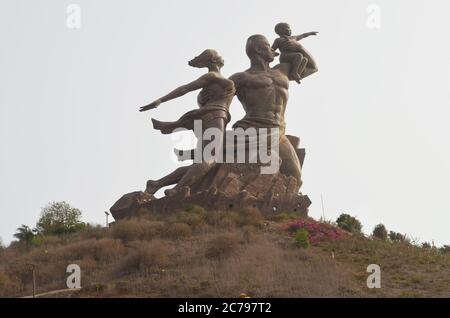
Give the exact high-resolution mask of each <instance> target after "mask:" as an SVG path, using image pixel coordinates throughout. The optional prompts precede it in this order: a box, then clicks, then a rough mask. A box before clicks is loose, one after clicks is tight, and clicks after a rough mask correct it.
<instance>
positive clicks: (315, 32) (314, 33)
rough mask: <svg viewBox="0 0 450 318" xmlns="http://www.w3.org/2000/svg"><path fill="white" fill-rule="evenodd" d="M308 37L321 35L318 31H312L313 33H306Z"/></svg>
mask: <svg viewBox="0 0 450 318" xmlns="http://www.w3.org/2000/svg"><path fill="white" fill-rule="evenodd" d="M306 34H307V35H308V36H311V35H317V34H319V32H317V31H312V32H308V33H306Z"/></svg>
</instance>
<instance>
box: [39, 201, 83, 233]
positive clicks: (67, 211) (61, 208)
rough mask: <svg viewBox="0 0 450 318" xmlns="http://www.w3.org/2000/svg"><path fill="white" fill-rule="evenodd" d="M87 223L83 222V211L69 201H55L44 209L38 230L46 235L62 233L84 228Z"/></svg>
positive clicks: (74, 231)
mask: <svg viewBox="0 0 450 318" xmlns="http://www.w3.org/2000/svg"><path fill="white" fill-rule="evenodd" d="M85 227H86V224H84V223H83V222H81V211H80V210H79V209H77V208H74V207H72V206H70V204H68V203H67V202H64V201H61V202H53V203H50V204H48V205H47V206H46V207H44V208H43V209H42V212H41V217H40V218H39V221H38V222H37V224H36V230H37V233H39V234H44V235H62V234H70V233H76V232H79V231H81V230H83V229H84V228H85Z"/></svg>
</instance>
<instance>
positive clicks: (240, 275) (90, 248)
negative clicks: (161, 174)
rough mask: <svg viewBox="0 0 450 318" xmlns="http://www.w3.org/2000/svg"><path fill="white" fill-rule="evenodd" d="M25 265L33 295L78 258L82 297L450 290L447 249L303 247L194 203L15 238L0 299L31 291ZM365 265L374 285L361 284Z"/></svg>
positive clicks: (240, 216) (358, 244) (267, 225)
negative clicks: (376, 280) (375, 269)
mask: <svg viewBox="0 0 450 318" xmlns="http://www.w3.org/2000/svg"><path fill="white" fill-rule="evenodd" d="M291 218H292V217H291V216H289V217H287V218H285V217H283V218H280V219H279V220H278V221H279V222H284V221H286V220H288V219H291ZM331 253H333V254H334V255H335V258H334V259H333V258H332V257H331ZM29 263H33V264H35V265H36V268H37V285H38V291H39V292H44V291H49V290H54V289H60V288H64V287H65V281H66V278H67V275H68V274H67V273H66V268H67V265H69V264H72V263H75V264H79V265H80V267H81V269H82V286H83V287H84V289H83V291H82V292H80V293H77V294H76V295H74V296H80V297H116V296H119V297H135V296H142V297H237V296H239V294H240V293H246V294H248V295H250V296H251V297H366V296H369V297H378V296H450V288H449V286H450V279H449V277H450V253H440V252H438V251H436V250H433V249H428V250H425V249H421V248H418V247H414V246H411V245H406V244H393V243H389V242H383V241H372V240H369V239H364V238H360V237H359V238H355V237H353V238H352V237H350V238H348V239H345V240H340V241H335V242H323V243H320V244H319V245H318V246H314V247H312V248H310V249H300V248H298V247H297V246H296V245H295V242H294V239H293V237H292V236H291V235H290V234H289V233H288V232H285V231H283V230H281V229H280V226H278V224H277V223H274V222H268V221H266V220H264V219H263V218H262V217H261V215H260V214H259V212H258V211H256V210H246V211H241V212H239V213H237V212H231V213H230V212H228V213H226V212H220V211H216V212H206V211H204V210H203V209H201V208H198V207H192V208H191V209H188V211H186V212H183V213H178V214H172V215H168V216H161V215H150V214H148V216H147V217H146V218H141V219H132V220H124V221H121V222H118V223H117V224H115V225H114V226H113V227H111V228H110V229H105V228H100V227H94V226H90V227H88V228H87V229H86V230H84V231H83V232H81V233H78V234H75V235H71V236H66V237H43V238H41V239H40V240H39V241H38V242H37V243H36V244H35V245H33V246H31V247H27V246H24V245H22V244H13V245H12V246H10V247H9V248H6V249H4V250H2V251H1V252H0V296H1V297H14V296H24V295H28V294H30V293H31V275H30V270H29V267H28V266H27V264H29ZM371 263H376V264H379V265H380V266H381V268H382V287H383V288H382V289H381V290H377V291H374V290H368V289H367V287H366V286H365V283H366V278H367V275H368V274H367V273H366V268H367V265H369V264H371Z"/></svg>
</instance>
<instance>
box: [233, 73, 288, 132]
mask: <svg viewBox="0 0 450 318" xmlns="http://www.w3.org/2000/svg"><path fill="white" fill-rule="evenodd" d="M230 79H231V80H232V81H233V82H234V83H235V86H236V95H237V97H238V99H239V101H240V102H241V103H242V105H243V107H244V110H245V113H246V115H245V117H244V120H251V119H252V118H264V119H268V120H270V121H271V122H273V125H272V127H280V129H281V130H283V131H284V126H285V122H284V112H285V109H286V104H287V101H288V96H289V94H288V88H289V79H288V77H287V76H286V75H285V74H283V73H282V72H280V70H278V69H277V68H273V69H270V70H268V71H267V72H265V71H251V70H247V71H245V72H241V73H237V74H234V75H233V76H231V78H230Z"/></svg>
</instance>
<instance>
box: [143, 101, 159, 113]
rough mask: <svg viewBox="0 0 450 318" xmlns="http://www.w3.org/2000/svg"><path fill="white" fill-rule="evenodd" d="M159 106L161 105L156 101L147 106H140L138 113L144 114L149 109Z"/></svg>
mask: <svg viewBox="0 0 450 318" xmlns="http://www.w3.org/2000/svg"><path fill="white" fill-rule="evenodd" d="M159 105H161V100H160V99H157V100H155V101H154V102H153V103H151V104H148V105H147V106H142V107H141V108H139V111H140V112H145V111H147V110H150V109H155V108H156V107H158V106H159Z"/></svg>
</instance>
